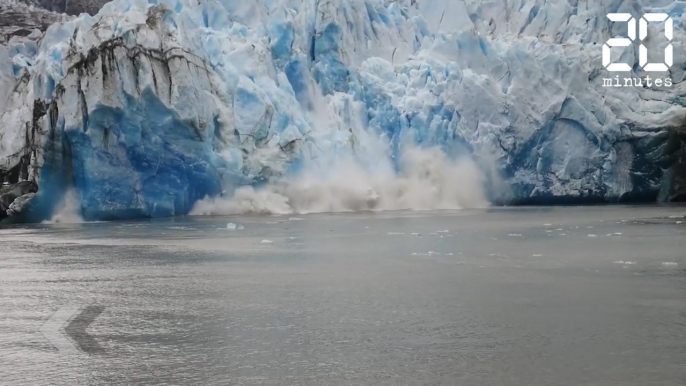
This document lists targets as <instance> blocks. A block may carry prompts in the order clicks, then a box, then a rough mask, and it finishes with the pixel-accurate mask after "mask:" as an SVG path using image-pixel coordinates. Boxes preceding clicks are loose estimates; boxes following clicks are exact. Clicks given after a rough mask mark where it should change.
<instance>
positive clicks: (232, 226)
mask: <svg viewBox="0 0 686 386" xmlns="http://www.w3.org/2000/svg"><path fill="white" fill-rule="evenodd" d="M236 228H238V226H237V225H236V224H234V223H232V222H230V223H228V224H226V229H228V230H230V231H235V230H236Z"/></svg>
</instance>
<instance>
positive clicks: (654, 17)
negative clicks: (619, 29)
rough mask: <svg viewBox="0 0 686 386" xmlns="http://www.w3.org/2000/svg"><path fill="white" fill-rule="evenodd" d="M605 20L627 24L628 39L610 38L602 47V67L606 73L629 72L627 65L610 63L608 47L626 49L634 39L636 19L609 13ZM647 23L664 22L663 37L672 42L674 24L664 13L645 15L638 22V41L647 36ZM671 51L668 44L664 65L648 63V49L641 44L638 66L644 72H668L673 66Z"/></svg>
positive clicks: (629, 68) (628, 15) (629, 67)
mask: <svg viewBox="0 0 686 386" xmlns="http://www.w3.org/2000/svg"><path fill="white" fill-rule="evenodd" d="M607 18H608V19H610V20H612V21H615V22H628V24H629V38H628V39H627V38H612V39H610V40H608V41H607V43H605V44H604V45H603V66H604V67H605V68H607V70H608V71H631V66H629V65H628V64H627V63H611V60H610V47H626V46H629V45H630V44H631V42H632V41H633V40H635V39H636V19H634V17H633V16H631V14H629V13H610V14H608V15H607ZM649 21H664V22H665V37H667V40H669V41H672V32H673V30H674V22H673V20H672V18H671V17H669V15H667V14H666V13H646V14H645V15H643V17H642V18H641V19H640V20H639V24H638V40H639V41H643V39H645V38H646V36H648V22H649ZM673 57H674V53H673V49H672V44H671V43H670V44H669V45H668V46H667V47H665V62H664V63H648V49H647V48H646V46H644V45H643V43H641V46H640V47H639V51H638V64H639V65H640V66H641V67H643V69H644V70H645V71H668V70H669V67H671V66H672V64H673Z"/></svg>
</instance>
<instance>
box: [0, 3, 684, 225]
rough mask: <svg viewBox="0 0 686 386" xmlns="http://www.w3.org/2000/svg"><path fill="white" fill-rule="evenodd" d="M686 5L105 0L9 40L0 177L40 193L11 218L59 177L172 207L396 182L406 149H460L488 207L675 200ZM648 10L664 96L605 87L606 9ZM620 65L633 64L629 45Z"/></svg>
mask: <svg viewBox="0 0 686 386" xmlns="http://www.w3.org/2000/svg"><path fill="white" fill-rule="evenodd" d="M1 1H4V3H3V4H4V6H5V7H10V6H12V4H14V3H12V4H11V3H9V2H8V0H1ZM15 6H16V4H15ZM683 10H684V7H683V4H682V3H679V2H670V1H659V0H643V1H639V0H604V1H594V2H590V1H588V2H587V1H577V0H553V1H551V0H517V1H512V0H498V1H490V2H483V1H479V0H465V1H457V0H397V1H391V0H345V1H343V0H259V1H251V2H246V1H242V0H240V1H239V0H221V1H193V0H168V1H166V0H165V1H159V2H158V1H151V2H147V1H144V0H115V1H114V2H112V3H109V4H106V5H105V6H104V7H103V8H102V9H101V10H100V12H99V13H98V14H97V15H95V16H89V15H87V14H83V15H81V16H79V17H76V18H69V19H68V18H66V17H64V19H63V20H62V21H61V22H59V23H56V24H54V25H52V26H51V27H50V28H48V29H47V31H45V33H41V32H39V31H36V32H33V33H32V35H31V34H29V35H28V36H27V34H20V35H24V36H14V37H10V38H8V39H7V40H8V41H7V42H6V44H4V45H0V101H2V104H0V175H2V176H3V177H2V178H3V179H4V180H5V181H6V182H7V183H9V184H11V185H10V186H14V184H16V183H17V182H19V181H30V182H34V183H35V184H37V186H38V193H37V194H35V197H34V196H33V195H34V192H33V191H32V190H33V189H27V190H26V191H25V192H23V191H22V192H19V193H23V194H18V193H17V191H16V189H15V190H14V191H15V196H17V197H16V198H15V199H19V198H21V200H20V201H19V204H20V205H15V210H13V211H10V212H9V214H16V213H17V212H18V209H19V208H20V207H21V208H27V209H24V210H23V212H24V214H25V216H28V218H30V219H40V218H41V217H45V216H49V214H50V212H51V210H52V208H53V207H54V206H55V204H56V203H57V202H58V201H59V200H60V199H61V196H62V195H63V194H64V193H65V192H66V191H67V190H69V189H73V190H75V191H76V193H77V195H78V197H80V201H81V210H82V212H83V214H84V216H85V217H87V218H90V219H109V218H128V217H141V216H167V215H175V214H185V213H188V212H189V211H190V210H191V209H192V208H193V206H194V205H195V204H196V202H198V200H201V199H203V198H204V197H207V196H219V195H224V196H231V195H232V194H233V191H234V189H236V188H237V187H240V186H247V185H250V186H254V187H256V188H258V189H259V186H260V185H264V184H269V183H270V182H271V181H274V180H278V179H281V178H283V177H285V178H295V177H296V176H298V174H299V173H302V171H303V170H304V169H308V168H310V167H311V166H310V165H313V164H314V165H320V166H321V165H323V166H324V167H326V166H327V165H329V164H330V163H331V162H332V160H335V159H338V158H346V159H353V160H355V162H357V163H358V164H359V165H362V167H363V168H365V169H367V170H368V172H369V173H372V174H373V173H375V170H376V169H378V168H382V169H388V168H391V169H394V170H395V172H397V173H400V174H402V173H403V170H402V169H403V162H402V161H401V160H402V159H406V157H403V154H404V149H405V148H407V147H408V146H411V147H420V148H431V147H439V148H440V149H441V150H442V153H443V154H444V155H445V156H446V157H447V158H448V159H457V158H462V159H463V158H468V159H470V160H471V161H472V162H473V163H474V164H475V165H477V167H478V169H479V170H480V173H481V179H482V180H483V183H484V187H485V191H486V195H487V198H488V199H489V200H490V201H491V202H495V203H565V202H593V201H620V200H656V199H661V200H673V199H680V198H683V195H684V193H685V192H686V183H685V181H684V180H683V179H684V177H685V176H686V166H685V165H686V164H685V163H684V162H686V153H684V150H685V149H684V148H685V146H684V144H685V142H684V138H685V137H684V134H683V132H682V130H683V124H684V122H686V115H685V114H686V109H684V106H683V104H684V99H683V94H684V91H685V89H684V86H683V84H682V80H683V78H684V69H685V68H686V66H685V65H686V57H684V53H686V47H685V44H684V36H686V35H685V34H684V32H683V31H684V28H683V27H684V20H685V19H684V16H683ZM648 11H649V12H665V13H668V14H669V15H670V16H671V17H672V18H673V19H674V30H675V33H674V38H673V40H672V44H673V45H674V58H675V59H674V61H675V64H674V66H672V68H671V70H670V72H669V73H668V74H667V73H664V74H657V76H660V75H661V76H662V77H669V78H670V79H671V80H672V81H673V86H672V87H669V88H667V87H647V86H645V87H619V88H614V87H603V78H608V77H610V76H611V74H609V73H608V72H607V71H606V70H604V69H603V68H602V63H601V62H602V61H601V57H600V55H601V46H602V45H603V43H604V42H605V41H607V40H608V39H609V38H611V37H616V36H625V35H626V25H625V24H624V25H622V24H621V23H616V24H615V23H611V22H610V21H609V20H608V19H607V18H606V14H607V13H609V12H629V13H632V14H634V15H638V16H640V15H641V14H643V13H644V12H648ZM651 28H653V27H651ZM655 28H657V27H655ZM651 33H652V34H653V35H651V36H655V37H654V38H651V39H649V40H647V41H646V45H647V46H648V48H649V50H650V51H651V52H658V51H659V52H662V49H663V48H664V46H665V45H666V44H667V41H666V40H664V39H660V37H659V36H658V35H657V32H655V31H654V30H653V29H651ZM615 50H619V48H616V49H615ZM651 59H652V58H651ZM621 60H622V61H624V62H628V63H637V62H638V48H637V47H634V46H630V47H626V48H625V49H624V50H623V51H622V52H621ZM633 68H634V72H632V73H631V75H630V76H632V77H636V78H638V77H644V76H645V75H646V74H645V73H643V72H642V71H641V70H640V67H639V66H638V65H634V66H633ZM623 75H624V74H623ZM625 75H626V76H629V74H625ZM408 143H411V145H408ZM332 170H333V169H332ZM426 173H429V174H430V173H431V170H428V169H427V170H426ZM426 173H425V174H426ZM481 179H477V180H469V181H468V182H465V183H468V184H474V183H476V182H474V181H480V180H481ZM439 185H440V184H439ZM32 186H33V185H32ZM437 188H438V189H441V186H438V187H437ZM370 190H373V189H370ZM405 190H406V189H405V188H399V189H398V191H405ZM374 194H375V192H371V193H370V195H371V196H374ZM394 194H395V193H394ZM27 195H29V196H27ZM22 197H23V198H22ZM13 200H14V199H13ZM8 201H9V200H8ZM372 201H373V200H372ZM458 204H459V203H458ZM8 205H11V204H8ZM6 206H7V205H6ZM410 206H411V205H410ZM370 208H374V204H370ZM0 209H4V208H0ZM7 210H9V209H7ZM7 210H6V212H7ZM0 212H1V210H0ZM0 216H2V213H0Z"/></svg>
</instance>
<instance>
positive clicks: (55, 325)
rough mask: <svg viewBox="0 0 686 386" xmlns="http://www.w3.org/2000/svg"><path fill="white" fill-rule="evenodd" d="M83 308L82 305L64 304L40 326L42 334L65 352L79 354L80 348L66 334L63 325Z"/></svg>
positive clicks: (60, 350)
mask: <svg viewBox="0 0 686 386" xmlns="http://www.w3.org/2000/svg"><path fill="white" fill-rule="evenodd" d="M79 310H81V306H76V305H71V306H64V307H62V308H60V309H59V310H57V312H55V313H54V314H52V316H51V317H50V319H48V321H47V322H45V324H43V326H41V328H40V332H41V334H43V336H44V337H45V338H46V339H47V340H49V341H50V343H52V345H53V346H55V347H56V348H57V350H59V352H60V353H63V354H78V353H79V349H78V348H76V345H75V344H74V343H73V342H72V341H71V340H69V339H68V338H67V335H66V334H64V333H63V332H62V331H61V330H62V326H64V325H65V324H67V322H68V321H69V319H71V318H72V317H73V316H74V315H75V314H76V313H77V312H79Z"/></svg>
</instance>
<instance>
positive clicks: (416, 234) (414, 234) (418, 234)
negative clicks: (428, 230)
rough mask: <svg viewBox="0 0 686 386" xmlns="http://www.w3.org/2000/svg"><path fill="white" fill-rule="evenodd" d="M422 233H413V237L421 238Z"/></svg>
mask: <svg viewBox="0 0 686 386" xmlns="http://www.w3.org/2000/svg"><path fill="white" fill-rule="evenodd" d="M421 235H422V234H421V233H413V234H412V236H421Z"/></svg>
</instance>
